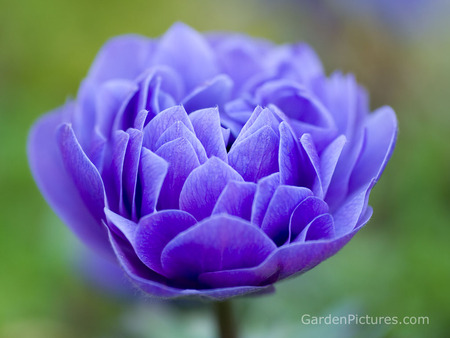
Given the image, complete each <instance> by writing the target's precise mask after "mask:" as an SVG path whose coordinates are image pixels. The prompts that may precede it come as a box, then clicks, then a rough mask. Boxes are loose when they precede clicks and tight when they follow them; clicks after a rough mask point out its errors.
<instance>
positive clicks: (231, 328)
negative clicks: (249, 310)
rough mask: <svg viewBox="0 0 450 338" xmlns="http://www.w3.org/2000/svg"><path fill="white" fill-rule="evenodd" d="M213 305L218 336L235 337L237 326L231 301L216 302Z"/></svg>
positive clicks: (223, 337) (224, 337)
mask: <svg viewBox="0 0 450 338" xmlns="http://www.w3.org/2000/svg"><path fill="white" fill-rule="evenodd" d="M215 306H216V317H217V326H218V330H219V337H220V338H237V337H238V335H237V327H236V321H235V318H234V316H233V309H232V307H231V301H224V302H217V303H216V304H215Z"/></svg>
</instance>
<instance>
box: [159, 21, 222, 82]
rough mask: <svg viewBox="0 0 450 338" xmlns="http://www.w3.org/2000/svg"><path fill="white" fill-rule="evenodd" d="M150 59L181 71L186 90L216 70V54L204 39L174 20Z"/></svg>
mask: <svg viewBox="0 0 450 338" xmlns="http://www.w3.org/2000/svg"><path fill="white" fill-rule="evenodd" d="M153 63H154V64H156V65H167V66H170V67H171V68H173V69H174V70H175V71H176V72H177V73H178V74H183V77H182V79H183V80H184V81H185V83H186V87H187V88H188V90H189V89H192V88H194V87H195V86H196V85H197V84H198V83H202V82H204V81H206V80H208V79H210V78H212V77H213V76H214V75H216V74H217V66H216V63H215V57H214V54H213V51H212V50H211V48H210V47H209V45H208V43H207V42H206V40H205V39H204V38H203V36H201V35H200V34H199V33H197V32H196V31H195V30H193V29H192V28H190V27H189V26H187V25H184V24H182V23H176V24H174V25H173V26H172V27H171V28H170V29H169V30H168V31H167V32H166V33H165V34H164V36H163V37H162V38H161V40H159V43H158V47H157V49H156V51H155V54H154V56H153Z"/></svg>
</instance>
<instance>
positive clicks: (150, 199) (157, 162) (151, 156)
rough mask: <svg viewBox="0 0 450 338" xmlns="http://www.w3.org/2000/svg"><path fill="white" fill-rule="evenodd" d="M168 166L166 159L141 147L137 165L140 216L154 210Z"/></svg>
mask: <svg viewBox="0 0 450 338" xmlns="http://www.w3.org/2000/svg"><path fill="white" fill-rule="evenodd" d="M168 168H169V164H168V163H167V161H165V160H164V159H163V158H161V157H159V156H158V155H156V154H155V153H153V152H151V151H150V150H148V149H147V148H145V147H143V148H142V152H141V160H140V166H139V183H140V187H141V194H142V204H141V209H140V215H141V217H142V216H145V215H147V214H150V213H152V212H154V211H155V209H156V203H157V201H158V197H159V194H160V191H161V188H162V185H163V183H164V179H165V177H166V175H167V172H168Z"/></svg>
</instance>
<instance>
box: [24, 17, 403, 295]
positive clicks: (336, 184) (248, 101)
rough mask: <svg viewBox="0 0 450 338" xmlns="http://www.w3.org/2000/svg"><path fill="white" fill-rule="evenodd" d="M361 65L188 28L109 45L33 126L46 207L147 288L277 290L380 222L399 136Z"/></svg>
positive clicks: (32, 151) (33, 155) (35, 164)
mask: <svg viewBox="0 0 450 338" xmlns="http://www.w3.org/2000/svg"><path fill="white" fill-rule="evenodd" d="M396 132H397V123H396V117H395V114H394V112H393V111H392V109H391V108H389V107H383V108H380V109H378V110H377V111H375V112H373V113H370V112H369V107H368V100H367V95H366V93H365V91H364V90H363V89H362V88H361V87H360V86H359V85H358V84H357V83H356V82H355V79H354V78H353V76H351V75H343V74H341V73H334V74H332V75H331V76H330V77H327V76H326V75H325V74H324V72H323V69H322V66H321V63H320V61H319V60H318V58H317V57H316V55H315V54H314V52H313V51H312V50H311V49H310V48H309V47H308V46H307V45H305V44H296V45H283V46H277V45H273V44H271V43H270V42H267V41H263V40H257V39H254V38H250V37H247V36H243V35H236V34H209V35H202V34H199V33H197V32H196V31H195V30H193V29H191V28H190V27H188V26H186V25H184V24H175V25H174V26H172V27H171V28H170V30H169V31H168V32H167V33H165V34H164V35H163V36H162V37H161V38H158V39H148V38H145V37H141V36H123V37H118V38H115V39H113V40H111V41H109V42H108V43H107V44H106V45H105V46H104V47H103V48H102V50H101V51H100V52H99V54H98V56H97V58H96V60H95V62H94V64H93V65H92V68H91V70H90V71H89V73H88V75H87V77H86V79H85V80H84V81H83V82H82V84H81V86H80V89H79V93H78V95H77V97H76V99H75V100H72V101H70V102H67V103H66V104H65V105H64V106H62V107H61V108H59V109H57V110H56V111H54V112H51V113H49V114H47V115H45V116H43V117H42V118H41V119H40V120H38V121H37V122H36V123H35V125H34V126H33V128H32V130H31V133H30V136H29V141H28V156H29V162H30V166H31V169H32V172H33V175H34V178H35V180H36V182H37V184H38V186H39V188H40V190H41V192H42V194H43V195H44V196H45V198H46V200H47V201H48V203H49V204H50V205H51V207H52V208H53V209H54V210H55V212H56V213H57V214H58V215H59V216H60V217H61V219H62V220H63V221H64V222H65V223H66V224H67V225H68V226H69V227H70V228H71V229H72V230H73V231H74V232H75V233H76V234H77V235H78V236H79V237H80V238H81V239H82V240H83V241H84V242H85V243H86V244H88V245H89V246H90V247H92V248H94V249H96V250H97V251H98V252H99V253H100V254H103V255H105V256H107V257H111V258H113V259H114V260H116V261H117V262H118V263H119V264H120V266H121V267H122V268H123V270H124V271H125V273H126V274H127V275H128V276H129V278H130V279H131V280H132V281H133V282H134V283H135V284H136V285H137V286H138V287H140V288H141V289H142V290H144V291H145V292H147V293H149V294H152V295H155V296H159V297H178V296H189V295H195V296H200V297H205V298H211V299H224V298H227V297H232V296H237V295H242V294H246V293H250V292H253V293H255V292H261V293H263V292H267V291H270V290H271V288H272V285H273V283H275V282H276V281H278V280H280V279H284V278H286V277H289V276H291V275H294V274H298V273H302V272H305V271H307V270H309V269H311V268H312V267H314V266H315V265H317V264H318V263H320V262H321V261H323V260H325V259H326V258H328V257H330V256H332V255H334V254H335V253H336V252H337V251H338V250H339V249H340V248H341V247H342V246H343V245H345V244H346V243H347V242H348V241H349V240H350V239H351V238H352V236H353V235H354V234H355V233H356V232H357V231H358V230H359V229H360V228H361V227H362V226H363V225H364V224H365V223H366V222H367V221H368V220H369V218H370V216H371V214H372V209H371V208H370V206H368V197H369V192H370V190H371V188H372V187H373V185H374V184H375V183H376V181H377V180H378V178H379V177H380V175H381V172H382V171H383V169H384V167H385V165H386V163H387V161H388V159H389V157H390V155H391V153H392V151H393V148H394V143H395V139H396Z"/></svg>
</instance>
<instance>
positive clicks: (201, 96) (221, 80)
mask: <svg viewBox="0 0 450 338" xmlns="http://www.w3.org/2000/svg"><path fill="white" fill-rule="evenodd" d="M232 88H233V81H231V79H230V78H229V77H228V76H227V75H224V74H220V75H217V76H216V77H215V78H213V79H211V80H208V81H207V82H206V83H204V84H202V85H201V86H200V87H197V88H195V89H194V90H193V91H192V92H191V93H190V94H189V95H188V96H187V97H185V98H184V99H183V101H182V102H181V104H182V105H183V106H184V108H185V109H186V111H187V112H188V113H191V112H193V111H195V110H199V109H204V108H210V107H221V106H223V105H224V104H225V102H227V101H228V100H229V99H230V96H231V90H232Z"/></svg>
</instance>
